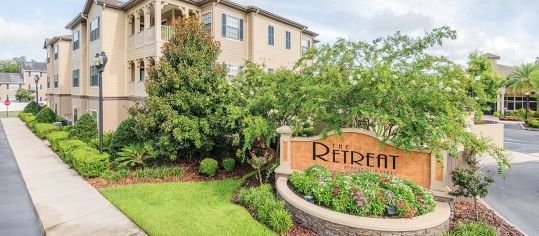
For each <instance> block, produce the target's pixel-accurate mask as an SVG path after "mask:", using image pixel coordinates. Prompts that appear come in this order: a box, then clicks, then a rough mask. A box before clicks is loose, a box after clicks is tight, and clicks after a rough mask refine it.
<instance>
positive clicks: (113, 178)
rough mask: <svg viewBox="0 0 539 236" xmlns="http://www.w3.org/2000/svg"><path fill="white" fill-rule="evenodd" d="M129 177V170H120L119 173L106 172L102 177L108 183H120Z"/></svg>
mask: <svg viewBox="0 0 539 236" xmlns="http://www.w3.org/2000/svg"><path fill="white" fill-rule="evenodd" d="M128 176H129V170H127V169H120V170H117V171H113V170H108V171H105V173H103V174H102V175H101V177H102V178H103V179H106V180H107V181H110V182H118V181H119V180H121V179H125V178H127V177H128Z"/></svg>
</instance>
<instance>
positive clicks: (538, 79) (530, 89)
mask: <svg viewBox="0 0 539 236" xmlns="http://www.w3.org/2000/svg"><path fill="white" fill-rule="evenodd" d="M509 78H510V80H508V81H507V83H506V84H505V85H506V87H507V90H506V91H507V93H509V94H525V95H526V120H527V119H528V113H529V110H530V94H531V93H534V92H536V93H539V64H538V63H526V64H523V65H521V66H519V67H517V68H516V69H515V71H514V72H513V73H512V74H511V75H510V77H509Z"/></svg>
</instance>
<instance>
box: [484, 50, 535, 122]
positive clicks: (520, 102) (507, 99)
mask: <svg viewBox="0 0 539 236" xmlns="http://www.w3.org/2000/svg"><path fill="white" fill-rule="evenodd" d="M483 56H484V57H487V58H489V59H490V60H491V61H492V65H493V69H494V72H496V73H497V74H498V75H500V76H503V77H504V78H506V79H509V77H510V76H511V74H512V73H513V72H514V67H512V66H506V65H502V64H498V60H500V56H498V55H494V54H491V53H485V54H483ZM518 109H526V95H524V94H507V93H506V89H505V87H502V88H501V89H500V93H499V94H498V97H497V99H496V104H492V110H493V111H499V112H501V113H502V114H505V113H508V112H511V111H514V110H518ZM530 110H532V111H539V110H538V106H537V98H535V97H532V96H530ZM487 113H488V112H487Z"/></svg>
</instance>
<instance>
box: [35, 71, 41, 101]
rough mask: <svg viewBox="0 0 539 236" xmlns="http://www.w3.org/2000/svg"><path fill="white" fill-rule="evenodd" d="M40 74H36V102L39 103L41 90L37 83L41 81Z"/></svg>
mask: <svg viewBox="0 0 539 236" xmlns="http://www.w3.org/2000/svg"><path fill="white" fill-rule="evenodd" d="M39 79H40V78H39V75H36V76H34V81H35V82H36V103H37V104H39V93H38V92H39V91H38V89H39V88H38V87H37V83H39Z"/></svg>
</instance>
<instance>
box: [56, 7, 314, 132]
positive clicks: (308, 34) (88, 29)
mask: <svg viewBox="0 0 539 236" xmlns="http://www.w3.org/2000/svg"><path fill="white" fill-rule="evenodd" d="M183 17H196V18H198V19H200V20H201V22H202V23H203V24H204V28H205V30H206V31H207V32H208V33H209V34H211V35H212V36H213V37H214V39H215V40H217V41H219V42H220V44H221V51H222V52H221V54H220V56H219V62H220V63H223V64H225V65H227V67H228V71H229V75H235V74H237V73H238V72H239V71H241V70H242V68H243V65H244V63H245V60H250V61H253V62H255V63H260V64H264V65H265V66H266V67H267V70H268V71H272V70H274V69H277V68H280V67H286V68H290V67H292V66H293V64H294V63H295V62H296V61H297V60H298V59H299V58H300V57H301V54H302V52H304V51H305V50H307V49H308V48H309V47H311V46H312V45H313V44H314V43H316V39H315V37H316V36H317V34H316V33H314V32H312V31H309V30H308V29H307V26H305V25H302V24H299V23H297V22H294V21H292V20H289V19H287V18H284V17H281V16H278V15H276V14H274V13H271V12H268V11H266V10H263V9H260V8H257V7H254V6H242V5H240V4H237V3H234V2H232V1H228V0H129V1H117V0H97V1H93V0H87V1H86V3H85V5H84V7H83V10H82V12H81V13H80V14H78V15H77V16H76V17H75V18H74V19H73V20H72V21H71V22H70V23H69V24H68V25H67V26H66V29H69V30H71V32H72V35H71V36H69V37H68V36H63V37H55V38H58V39H57V40H54V39H55V38H53V39H51V40H48V41H47V42H46V49H47V52H48V53H49V55H53V53H54V52H59V56H60V59H56V60H51V62H50V63H49V64H48V65H49V67H48V69H49V74H51V75H55V76H56V77H54V78H57V79H58V80H60V82H58V86H59V88H57V89H52V88H51V90H49V92H50V95H49V97H50V100H49V105H50V106H51V107H57V108H58V112H59V113H58V114H60V115H62V116H64V117H65V118H68V119H70V120H73V121H75V120H77V118H78V117H79V116H80V115H81V114H83V113H88V112H89V113H91V114H92V115H94V116H97V112H98V77H97V70H96V68H95V67H94V66H93V64H92V62H93V58H94V57H95V55H96V54H97V53H99V52H101V51H104V52H105V53H106V54H107V56H108V63H107V66H106V68H105V71H104V72H103V96H104V99H103V101H104V102H103V104H104V112H103V113H104V114H103V115H104V124H103V125H104V128H105V129H106V130H113V129H115V128H116V126H117V125H118V124H119V123H120V122H121V121H122V120H124V119H125V118H127V116H128V112H127V111H128V108H129V107H130V106H133V105H134V104H135V103H137V102H142V101H144V98H145V97H146V93H145V88H144V80H145V77H146V76H147V70H146V68H147V67H148V66H150V65H154V64H155V63H157V62H158V61H159V57H160V56H161V55H162V52H161V48H162V46H163V45H164V44H165V43H167V41H168V40H169V39H170V37H171V35H172V33H173V28H172V26H171V25H172V24H173V22H174V21H176V20H181V19H182V18H183ZM68 48H69V50H68ZM55 50H56V51H55ZM67 54H69V55H67ZM54 55H56V54H54ZM64 57H65V58H64ZM67 68H69V69H67ZM51 70H52V71H51ZM64 87H65V88H64ZM68 100H69V101H68Z"/></svg>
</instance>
